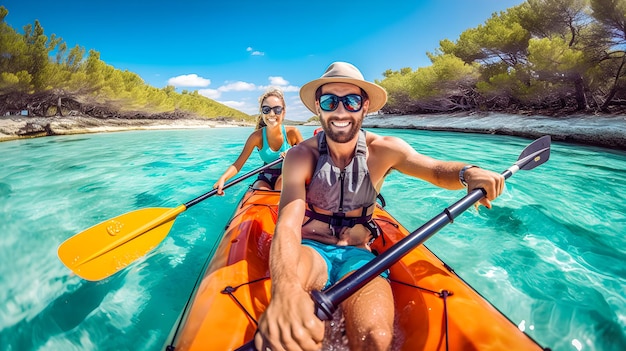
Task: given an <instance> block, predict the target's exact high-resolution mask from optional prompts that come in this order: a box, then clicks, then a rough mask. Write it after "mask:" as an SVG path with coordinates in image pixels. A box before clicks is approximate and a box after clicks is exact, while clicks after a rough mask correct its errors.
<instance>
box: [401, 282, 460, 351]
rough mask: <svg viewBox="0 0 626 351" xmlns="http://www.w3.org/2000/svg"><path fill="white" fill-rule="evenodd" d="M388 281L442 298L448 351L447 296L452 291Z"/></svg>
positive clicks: (451, 293)
mask: <svg viewBox="0 0 626 351" xmlns="http://www.w3.org/2000/svg"><path fill="white" fill-rule="evenodd" d="M389 281H390V282H394V283H396V284H400V285H404V286H408V287H410V288H415V289H419V290H422V291H426V292H429V293H431V294H433V295H437V296H439V297H440V298H441V299H443V323H444V329H445V332H444V334H445V337H446V351H448V346H449V345H450V343H449V341H448V296H452V295H454V293H453V292H452V291H448V290H445V289H444V290H441V291H435V290H430V289H426V288H422V287H421V286H417V285H414V284H409V283H405V282H402V281H399V280H395V279H389Z"/></svg>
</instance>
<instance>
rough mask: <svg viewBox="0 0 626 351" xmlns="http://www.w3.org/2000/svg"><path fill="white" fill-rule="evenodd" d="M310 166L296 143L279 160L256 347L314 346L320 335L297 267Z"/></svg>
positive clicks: (304, 149) (309, 156)
mask: <svg viewBox="0 0 626 351" xmlns="http://www.w3.org/2000/svg"><path fill="white" fill-rule="evenodd" d="M312 167H313V155H312V153H311V152H310V149H309V148H308V147H307V146H306V145H302V144H300V145H299V146H296V147H294V148H292V149H290V151H289V152H288V153H287V155H286V157H285V160H284V161H283V173H282V174H283V188H282V193H281V196H280V204H279V210H278V222H277V223H276V230H275V232H274V237H273V239H272V246H271V249H270V275H271V278H272V298H271V300H270V304H269V305H268V307H267V309H266V310H265V312H264V313H263V316H261V318H260V319H259V326H258V331H259V334H260V335H257V336H256V337H255V345H256V347H257V349H261V347H269V348H270V349H275V350H276V349H290V350H291V349H302V350H318V349H319V348H320V347H321V346H322V340H323V338H324V323H323V322H321V321H320V320H319V319H318V318H317V317H316V316H315V312H314V303H313V300H312V299H311V297H310V295H309V292H308V291H306V289H305V287H304V285H303V280H306V278H305V277H302V276H301V275H305V274H308V273H309V272H302V271H299V270H298V267H299V265H300V264H301V260H302V250H303V249H302V245H301V238H302V232H301V229H302V222H303V220H304V213H305V209H306V188H305V184H306V180H307V179H308V177H310V173H312V171H313V170H312Z"/></svg>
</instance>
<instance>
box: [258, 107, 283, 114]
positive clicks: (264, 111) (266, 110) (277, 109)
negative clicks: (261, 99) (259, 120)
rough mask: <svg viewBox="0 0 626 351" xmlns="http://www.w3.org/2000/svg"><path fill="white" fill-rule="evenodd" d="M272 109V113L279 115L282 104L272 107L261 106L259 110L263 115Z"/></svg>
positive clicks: (281, 110)
mask: <svg viewBox="0 0 626 351" xmlns="http://www.w3.org/2000/svg"><path fill="white" fill-rule="evenodd" d="M272 110H274V114H275V115H280V114H281V113H283V107H282V106H274V107H269V106H263V107H261V112H263V114H264V115H268V114H269V113H270V111H272Z"/></svg>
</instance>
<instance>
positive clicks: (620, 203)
mask: <svg viewBox="0 0 626 351" xmlns="http://www.w3.org/2000/svg"><path fill="white" fill-rule="evenodd" d="M300 129H301V131H302V134H303V136H304V137H305V138H306V137H309V136H311V135H312V133H313V130H314V129H315V127H301V128H300ZM251 130H252V128H228V129H199V130H159V131H132V132H119V133H106V134H89V135H72V136H60V137H46V138H39V139H30V140H15V141H8V142H3V143H0V162H1V163H2V165H3V166H2V171H1V172H0V232H2V233H3V235H2V236H0V345H3V349H6V350H20V351H21V350H161V349H162V348H163V345H164V343H165V341H166V339H167V337H168V335H169V333H170V329H171V328H172V327H174V324H175V322H176V319H177V318H178V315H179V313H180V311H181V309H182V308H183V307H184V305H185V303H186V302H187V298H188V296H189V293H190V292H191V290H192V288H193V286H194V283H195V281H196V279H197V276H198V274H200V273H201V272H200V271H201V268H202V266H203V264H204V262H205V261H206V259H207V256H209V257H210V255H212V253H213V251H214V249H215V246H216V245H217V243H218V242H219V238H220V235H221V234H222V231H223V228H224V226H225V224H226V222H227V221H228V219H229V217H230V215H231V214H232V212H233V210H234V207H235V206H236V204H237V202H238V201H239V199H240V196H241V195H242V194H243V193H244V191H245V188H246V185H245V184H242V185H238V186H235V187H233V188H231V189H229V190H227V191H226V196H223V197H212V198H210V199H207V200H205V201H203V202H202V203H200V204H198V205H196V206H194V207H193V208H190V209H189V210H188V211H185V212H184V213H182V214H181V215H179V216H178V217H177V219H176V222H175V224H174V226H173V227H172V230H171V231H170V233H169V235H168V236H167V237H166V238H165V240H163V242H162V244H161V245H160V246H159V247H157V248H156V249H155V250H153V251H151V252H150V253H149V254H148V255H146V256H145V257H144V258H142V259H140V260H139V261H137V262H136V263H135V264H133V265H131V266H129V267H127V268H126V269H124V270H123V271H121V272H119V273H118V274H116V275H114V276H112V277H110V278H107V279H105V280H102V281H100V282H87V281H84V280H82V279H80V278H78V277H76V276H73V275H72V274H71V272H70V271H69V270H68V269H67V268H65V267H64V266H63V265H62V263H60V261H59V260H58V258H57V254H56V250H57V247H58V245H59V244H60V243H61V242H63V241H64V240H65V239H67V238H69V237H71V236H72V235H74V234H76V233H79V232H81V231H83V230H85V229H87V228H89V227H91V226H92V225H95V224H97V223H100V222H102V221H104V220H107V219H109V218H112V217H115V216H118V215H121V214H123V213H126V212H129V211H133V210H136V209H139V208H145V207H175V206H177V205H179V204H181V203H185V202H187V201H189V200H191V199H193V198H195V197H197V196H199V195H201V194H203V193H205V192H207V191H209V190H210V189H211V186H212V185H213V183H214V182H215V180H216V179H217V177H219V175H221V173H222V172H223V171H224V170H225V169H226V167H227V166H228V165H229V164H230V163H232V162H233V161H234V160H235V158H236V157H237V155H238V154H239V151H240V150H241V147H242V145H243V143H244V141H245V139H246V137H247V135H248V134H249V133H250V132H251ZM373 131H374V132H376V133H379V134H384V135H394V136H398V137H401V138H403V139H405V140H406V141H407V142H409V143H410V144H411V145H412V146H413V147H414V148H416V149H417V150H418V151H420V152H421V153H424V154H426V155H429V156H432V157H436V158H442V159H447V160H459V161H463V162H467V163H472V164H477V165H480V166H481V167H484V168H488V169H492V170H494V171H498V172H500V171H503V170H504V169H506V168H508V167H509V166H510V165H511V164H513V163H514V162H515V160H516V159H517V157H518V155H519V153H520V152H521V151H522V149H523V148H524V147H525V146H526V145H528V144H529V143H530V142H531V140H528V139H523V138H518V137H510V136H499V135H480V134H460V133H452V132H427V131H418V130H388V129H377V130H373ZM260 165H261V161H260V160H259V159H258V157H256V155H255V154H253V155H252V156H251V158H250V160H249V161H248V163H247V164H246V166H245V168H244V170H243V171H244V172H245V171H249V170H252V169H254V168H256V167H258V166H260ZM242 173H243V172H242ZM382 194H383V196H384V197H385V199H386V200H387V201H386V202H387V210H388V211H389V212H390V213H391V214H392V215H393V216H394V217H396V218H397V219H398V220H399V221H400V222H401V223H403V225H404V226H405V227H407V228H409V229H415V228H417V227H419V226H421V225H422V224H423V223H424V222H426V221H427V220H429V219H430V218H432V217H433V216H435V215H437V214H439V213H440V212H441V211H442V210H443V208H445V207H446V206H448V205H450V204H451V203H453V202H455V201H456V200H458V199H459V198H461V197H462V196H463V195H464V194H463V192H462V191H448V190H442V189H438V188H436V187H433V186H431V185H429V184H427V183H425V182H423V181H419V180H415V179H410V178H408V177H406V176H403V175H401V174H399V173H397V172H393V173H391V174H390V175H389V177H388V178H387V181H386V182H385V185H384V186H383V189H382ZM625 199H626V153H624V152H619V151H612V150H609V149H603V148H597V147H587V146H579V145H569V144H562V143H558V142H555V143H553V145H552V154H551V157H550V160H549V161H548V162H547V163H546V164H544V165H542V166H540V167H538V168H536V169H534V170H532V171H520V172H518V173H517V174H516V175H515V176H514V177H512V178H511V179H510V180H509V181H508V182H507V190H506V192H505V194H504V195H503V196H502V197H500V198H499V199H497V200H496V201H495V202H494V208H493V209H492V210H487V209H485V208H480V210H478V211H476V210H475V209H470V210H468V211H467V212H465V213H464V214H463V215H461V216H460V217H459V218H457V219H456V220H455V222H454V223H453V224H451V225H449V226H447V227H445V228H444V229H442V230H441V231H440V232H439V233H437V234H436V235H434V236H433V237H432V238H431V239H429V240H428V241H427V243H426V246H428V247H429V248H430V249H431V250H433V252H435V253H436V254H437V255H438V256H439V257H440V258H441V259H442V260H444V261H445V262H447V263H448V264H449V265H450V266H452V267H453V268H454V269H455V271H456V272H457V273H458V274H459V275H460V276H461V277H463V278H464V279H465V280H466V281H467V282H468V283H469V284H470V285H472V286H473V287H474V288H475V289H476V290H478V291H479V292H480V293H481V294H482V295H483V296H485V297H486V298H487V299H488V300H490V301H491V302H492V303H493V304H494V305H495V306H496V307H497V308H498V309H500V310H501V311H502V312H503V313H504V314H505V315H507V316H508V317H509V318H510V319H511V320H512V321H513V322H514V323H515V324H516V325H518V326H520V328H522V329H524V330H525V331H526V332H528V333H529V334H530V335H531V336H532V337H533V338H535V339H536V340H537V341H538V342H539V343H540V344H542V345H543V346H546V347H550V348H552V350H555V351H565V350H601V351H609V350H610V351H613V350H615V351H617V350H624V349H626V312H625V311H626V297H625V296H626V265H625V264H624V262H625V261H626V249H625V247H626V238H625V237H624V234H625V233H626V200H625ZM476 322H477V323H480V321H476Z"/></svg>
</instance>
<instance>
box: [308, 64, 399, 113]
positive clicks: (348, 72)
mask: <svg viewBox="0 0 626 351" xmlns="http://www.w3.org/2000/svg"><path fill="white" fill-rule="evenodd" d="M328 83H350V84H354V85H356V86H358V87H359V88H361V89H363V90H365V92H366V93H367V96H368V97H369V100H370V107H369V110H368V112H376V111H378V110H380V109H381V108H382V107H383V106H385V103H387V92H386V91H385V89H384V88H383V87H381V86H380V85H378V84H374V83H370V82H366V81H365V79H363V74H361V72H360V71H359V69H358V68H356V67H354V65H352V64H349V63H347V62H333V63H331V64H330V66H328V68H327V69H326V72H324V74H323V75H322V76H321V77H320V78H319V79H316V80H312V81H310V82H308V83H306V84H305V85H303V86H302V88H300V99H301V100H302V103H304V106H306V107H307V108H308V109H309V110H311V112H313V113H315V114H317V111H315V91H317V88H319V87H321V86H322V85H324V84H328Z"/></svg>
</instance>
